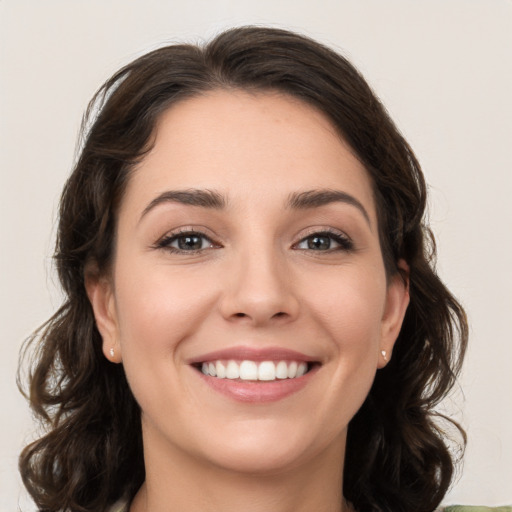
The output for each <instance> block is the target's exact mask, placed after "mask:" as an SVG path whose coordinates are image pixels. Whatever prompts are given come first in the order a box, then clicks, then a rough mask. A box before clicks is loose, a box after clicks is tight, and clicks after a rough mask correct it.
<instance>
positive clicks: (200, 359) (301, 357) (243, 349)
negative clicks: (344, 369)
mask: <svg viewBox="0 0 512 512" xmlns="http://www.w3.org/2000/svg"><path fill="white" fill-rule="evenodd" d="M222 359H224V360H239V361H244V360H249V361H297V362H302V361H304V362H306V363H312V362H319V361H318V359H316V358H314V357H311V356H308V355H306V354H303V353H301V352H297V351H295V350H290V349H287V348H283V347H260V348H258V347H248V346H237V347H231V348H226V349H222V350H215V351H214V352H208V353H207V354H201V355H199V356H197V357H193V358H191V359H190V360H189V361H188V363H189V364H197V363H205V362H209V361H218V360H222Z"/></svg>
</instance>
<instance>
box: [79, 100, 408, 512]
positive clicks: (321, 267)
mask: <svg viewBox="0 0 512 512" xmlns="http://www.w3.org/2000/svg"><path fill="white" fill-rule="evenodd" d="M192 188H193V189H200V190H214V191H216V192H218V193H219V194H221V195H222V196H224V197H225V198H226V203H227V204H226V206H225V207H224V208H222V209H217V208H205V207H200V206H192V205H186V204H181V203H178V202H175V201H164V202H160V203H159V204H158V205H156V206H153V207H152V208H150V209H149V210H148V211H147V212H146V213H145V214H144V212H145V210H147V209H148V205H150V204H151V203H152V201H154V200H155V198H157V197H158V196H160V195H161V194H162V193H163V192H166V191H172V190H188V189H192ZM316 189H330V190H338V191H343V192H344V193H346V194H349V195H350V196H351V197H353V198H355V199H356V200H357V201H358V202H359V203H360V204H361V206H362V207H363V208H364V211H365V212H366V214H367V217H366V216H365V214H364V213H363V211H362V209H361V208H359V207H356V206H354V204H351V203H347V202H343V201H335V202H332V203H329V204H326V205H323V206H319V207H312V208H306V209H300V210H298V209H294V208H290V207H289V206H287V204H286V203H287V199H288V197H289V195H290V194H291V193H300V192H304V191H308V190H316ZM180 229H182V230H183V229H185V230H186V231H192V230H193V231H196V232H201V233H204V234H205V235H206V237H207V238H205V239H203V241H202V242H201V243H202V244H203V245H202V246H201V247H202V248H201V249H200V250H195V251H188V252H186V251H181V252H172V251H171V250H169V247H168V246H167V247H161V245H162V244H160V245H158V244H159V242H161V241H162V239H164V238H165V237H166V236H167V237H169V235H171V236H172V235H174V234H175V233H176V230H180ZM326 230H329V231H334V232H335V233H336V234H341V235H342V236H343V237H345V238H348V239H350V240H351V243H352V245H353V247H352V248H350V249H348V248H347V247H346V246H345V245H340V244H339V243H337V242H336V241H335V240H334V239H333V238H329V236H327V238H324V239H323V240H324V242H325V243H327V245H328V246H329V244H330V246H329V248H327V249H325V247H324V248H323V249H321V250H318V249H317V250H314V249H311V248H310V245H308V240H309V241H311V240H312V238H313V234H314V233H323V232H325V231H326ZM324 236H325V235H324ZM308 237H309V238H308ZM182 240H183V239H182ZM177 243H178V242H177V240H176V239H175V240H174V241H173V242H172V245H173V246H175V247H177ZM116 244H117V245H116V251H115V258H114V264H113V270H112V273H111V275H109V276H104V277H102V278H92V277H89V278H88V279H87V282H86V286H87V290H88V294H89V298H90V300H91V303H92V305H93V308H94V311H95V316H96V320H97V325H98V328H99V330H100V332H101V334H102V337H103V349H104V353H105V356H106V357H107V358H109V359H110V360H111V361H112V362H114V363H121V362H122V363H123V365H124V367H125V371H126V374H127V377H128V381H129V384H130V387H131V389H132V391H133V393H134V395H135V397H136V399H137V401H138V403H139V404H140V406H141V409H142V427H143V439H144V456H145V463H146V483H145V484H144V485H143V487H142V488H141V490H140V491H139V493H138V495H137V496H136V498H135V500H134V502H133V503H132V505H131V508H130V510H131V512H140V511H144V510H151V511H152V512H163V511H166V512H168V511H169V510H171V511H174V510H176V511H178V510H187V511H190V512H194V511H196V510H197V511H199V510H201V511H214V510H223V511H228V512H229V511H237V512H238V511H239V510H245V511H248V512H257V511H258V512H260V511H261V512H263V511H268V510H273V511H275V512H285V511H294V512H297V511H306V510H307V511H311V510H317V511H326V512H327V511H339V510H349V508H348V506H347V505H346V504H344V502H343V499H342V472H343V459H344V453H345V441H346V432H347V425H348V423H349V421H350V419H351V418H352V417H353V416H354V414H355V413H356V412H357V410H358V408H359V407H360V406H361V404H362V403H363V401H364V399H365V397H366V395H367V393H368V391H369V389H370V386H371V384H372V382H373V379H374V376H375V373H376V371H378V369H379V368H382V367H383V366H384V365H385V364H386V360H385V359H384V358H383V356H382V354H381V351H382V350H385V351H386V352H387V358H388V359H389V357H390V356H391V351H392V348H393V343H394V342H395V340H396V337H397V336H398V332H399V330H400V326H401V323H402V320H403V317H404V314H405V311H406V308H407V304H408V300H409V296H408V291H407V285H406V283H404V281H403V280H402V279H401V278H399V277H398V276H388V277H386V273H385V270H384V263H383V260H382V254H381V249H380V245H379V237H378V230H377V217H376V210H375V204H374V199H373V194H372V186H371V181H370V178H369V176H368V174H367V172H366V170H365V169H364V167H363V165H362V164H361V163H360V162H359V160H358V159H357V158H356V156H355V155H354V154H353V152H352V151H351V149H350V148H349V147H348V146H347V144H345V143H344V141H343V140H342V139H341V138H340V137H339V136H338V135H337V133H336V131H335V130H334V128H333V126H332V125H331V123H330V122H329V120H328V119H327V118H326V117H325V116H324V115H323V114H321V113H319V112H318V111H316V110H315V109H314V108H312V107H311V106H308V105H306V104H304V103H302V102H300V101H298V100H296V99H293V98H290V97H287V96H285V95H282V94H278V93H275V94H271V93H265V94H263V93H258V94H249V93H245V92H237V91H235V92H233V91H229V92H228V91H214V92H210V93H208V94H206V95H203V96H199V97H195V98H192V99H187V100H185V101H183V102H181V103H178V104H177V105H174V106H172V107H171V108H170V109H169V110H168V111H166V112H165V113H164V114H163V115H162V117H161V119H160V120H159V123H158V125H157V127H156V131H155V143H154V147H153V149H152V150H151V151H150V152H149V154H148V155H147V156H146V157H145V158H144V160H143V161H142V162H141V163H140V165H139V166H138V168H137V169H136V170H135V172H134V174H133V176H132V177H131V180H130V182H129V184H128V187H127V190H126V194H125V197H124V199H123V201H122V204H121V207H120V211H119V215H118V225H117V241H116ZM399 266H401V267H402V269H404V270H407V268H406V265H405V263H404V262H400V263H399ZM240 345H244V346H249V347H270V346H272V347H275V346H278V347H282V348H287V349H292V350H296V351H299V352H301V353H304V354H307V355H308V356H310V357H312V358H314V359H315V360H316V361H318V362H319V363H321V365H320V366H319V369H318V370H317V371H316V373H315V374H314V375H312V376H311V378H310V379H309V382H308V384H307V385H306V386H305V387H304V388H303V389H301V390H300V391H299V392H297V393H294V394H292V395H290V396H288V397H286V398H284V399H281V400H277V401H274V402H269V403H244V402H240V401H237V400H233V399H232V398H229V397H226V396H224V395H222V394H220V393H218V392H216V391H213V390H212V389H211V388H210V387H209V386H207V385H205V383H204V381H203V379H202V378H201V377H200V375H199V373H198V372H197V370H196V369H194V368H192V367H191V365H190V364H188V361H190V359H191V358H194V357H196V356H198V355H201V354H205V353H207V352H211V351H214V350H219V349H225V348H230V347H233V346H240ZM111 348H113V349H114V356H112V355H111V352H110V350H111ZM262 385H265V384H262ZM170 504H171V505H170Z"/></svg>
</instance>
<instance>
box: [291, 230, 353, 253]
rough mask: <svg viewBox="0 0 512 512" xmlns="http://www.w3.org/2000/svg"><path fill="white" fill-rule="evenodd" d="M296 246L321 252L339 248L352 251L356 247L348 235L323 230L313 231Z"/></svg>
mask: <svg viewBox="0 0 512 512" xmlns="http://www.w3.org/2000/svg"><path fill="white" fill-rule="evenodd" d="M294 247H295V248H296V249H302V250H309V251H320V252H328V251H337V250H345V251H350V250H352V249H353V248H354V244H353V242H352V240H350V238H348V237H347V236H346V235H342V234H341V233H338V232H330V231H323V232H319V233H312V234H311V235H309V236H307V237H306V238H303V239H302V240H301V241H300V242H299V243H297V244H296V245H295V246H294Z"/></svg>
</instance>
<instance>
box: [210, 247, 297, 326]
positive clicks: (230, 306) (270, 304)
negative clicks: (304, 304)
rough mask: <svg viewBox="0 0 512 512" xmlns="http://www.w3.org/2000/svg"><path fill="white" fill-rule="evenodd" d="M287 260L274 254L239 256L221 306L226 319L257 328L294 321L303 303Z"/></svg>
mask: <svg viewBox="0 0 512 512" xmlns="http://www.w3.org/2000/svg"><path fill="white" fill-rule="evenodd" d="M283 260H284V258H283V257H279V256H277V255H276V254H275V253H273V252H272V251H270V250H269V251H266V252H263V251H254V252H251V253H250V254H244V255H239V256H238V258H237V259H236V262H232V264H231V265H230V266H229V269H228V272H229V276H228V278H227V279H226V282H225V288H224V294H223V297H222V299H221V303H220V309H221V313H222V315H223V317H224V318H225V319H226V320H228V321H230V322H241V323H247V324H250V325H253V326H264V325H267V324H268V325H270V324H276V323H277V324H281V323H287V322H290V321H292V320H294V319H295V318H296V317H297V315H298V312H299V305H300V303H299V300H298V297H297V295H296V293H295V290H294V286H293V277H292V275H291V272H290V269H289V268H288V266H287V265H286V262H285V261H283Z"/></svg>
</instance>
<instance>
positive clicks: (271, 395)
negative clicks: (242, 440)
mask: <svg viewBox="0 0 512 512" xmlns="http://www.w3.org/2000/svg"><path fill="white" fill-rule="evenodd" d="M317 370H318V368H317V367H314V368H312V369H311V370H310V371H309V372H308V373H306V374H305V375H302V376H301V377H296V378H295V379H282V380H273V381H244V380H239V379H219V378H217V377H210V376H208V375H204V373H201V372H199V371H196V373H197V374H198V375H199V377H200V378H201V379H202V380H203V382H205V383H206V384H207V385H208V386H210V387H211V388H212V389H214V390H215V391H218V392H219V393H221V394H223V395H225V396H227V397H229V398H232V399H234V400H237V401H239V402H276V401H278V400H282V399H283V398H286V397H288V396H290V395H293V394H294V393H297V392H298V391H300V390H301V389H302V388H304V386H306V385H307V384H308V383H309V382H310V381H311V378H312V377H313V376H314V374H315V373H316V371H317Z"/></svg>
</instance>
